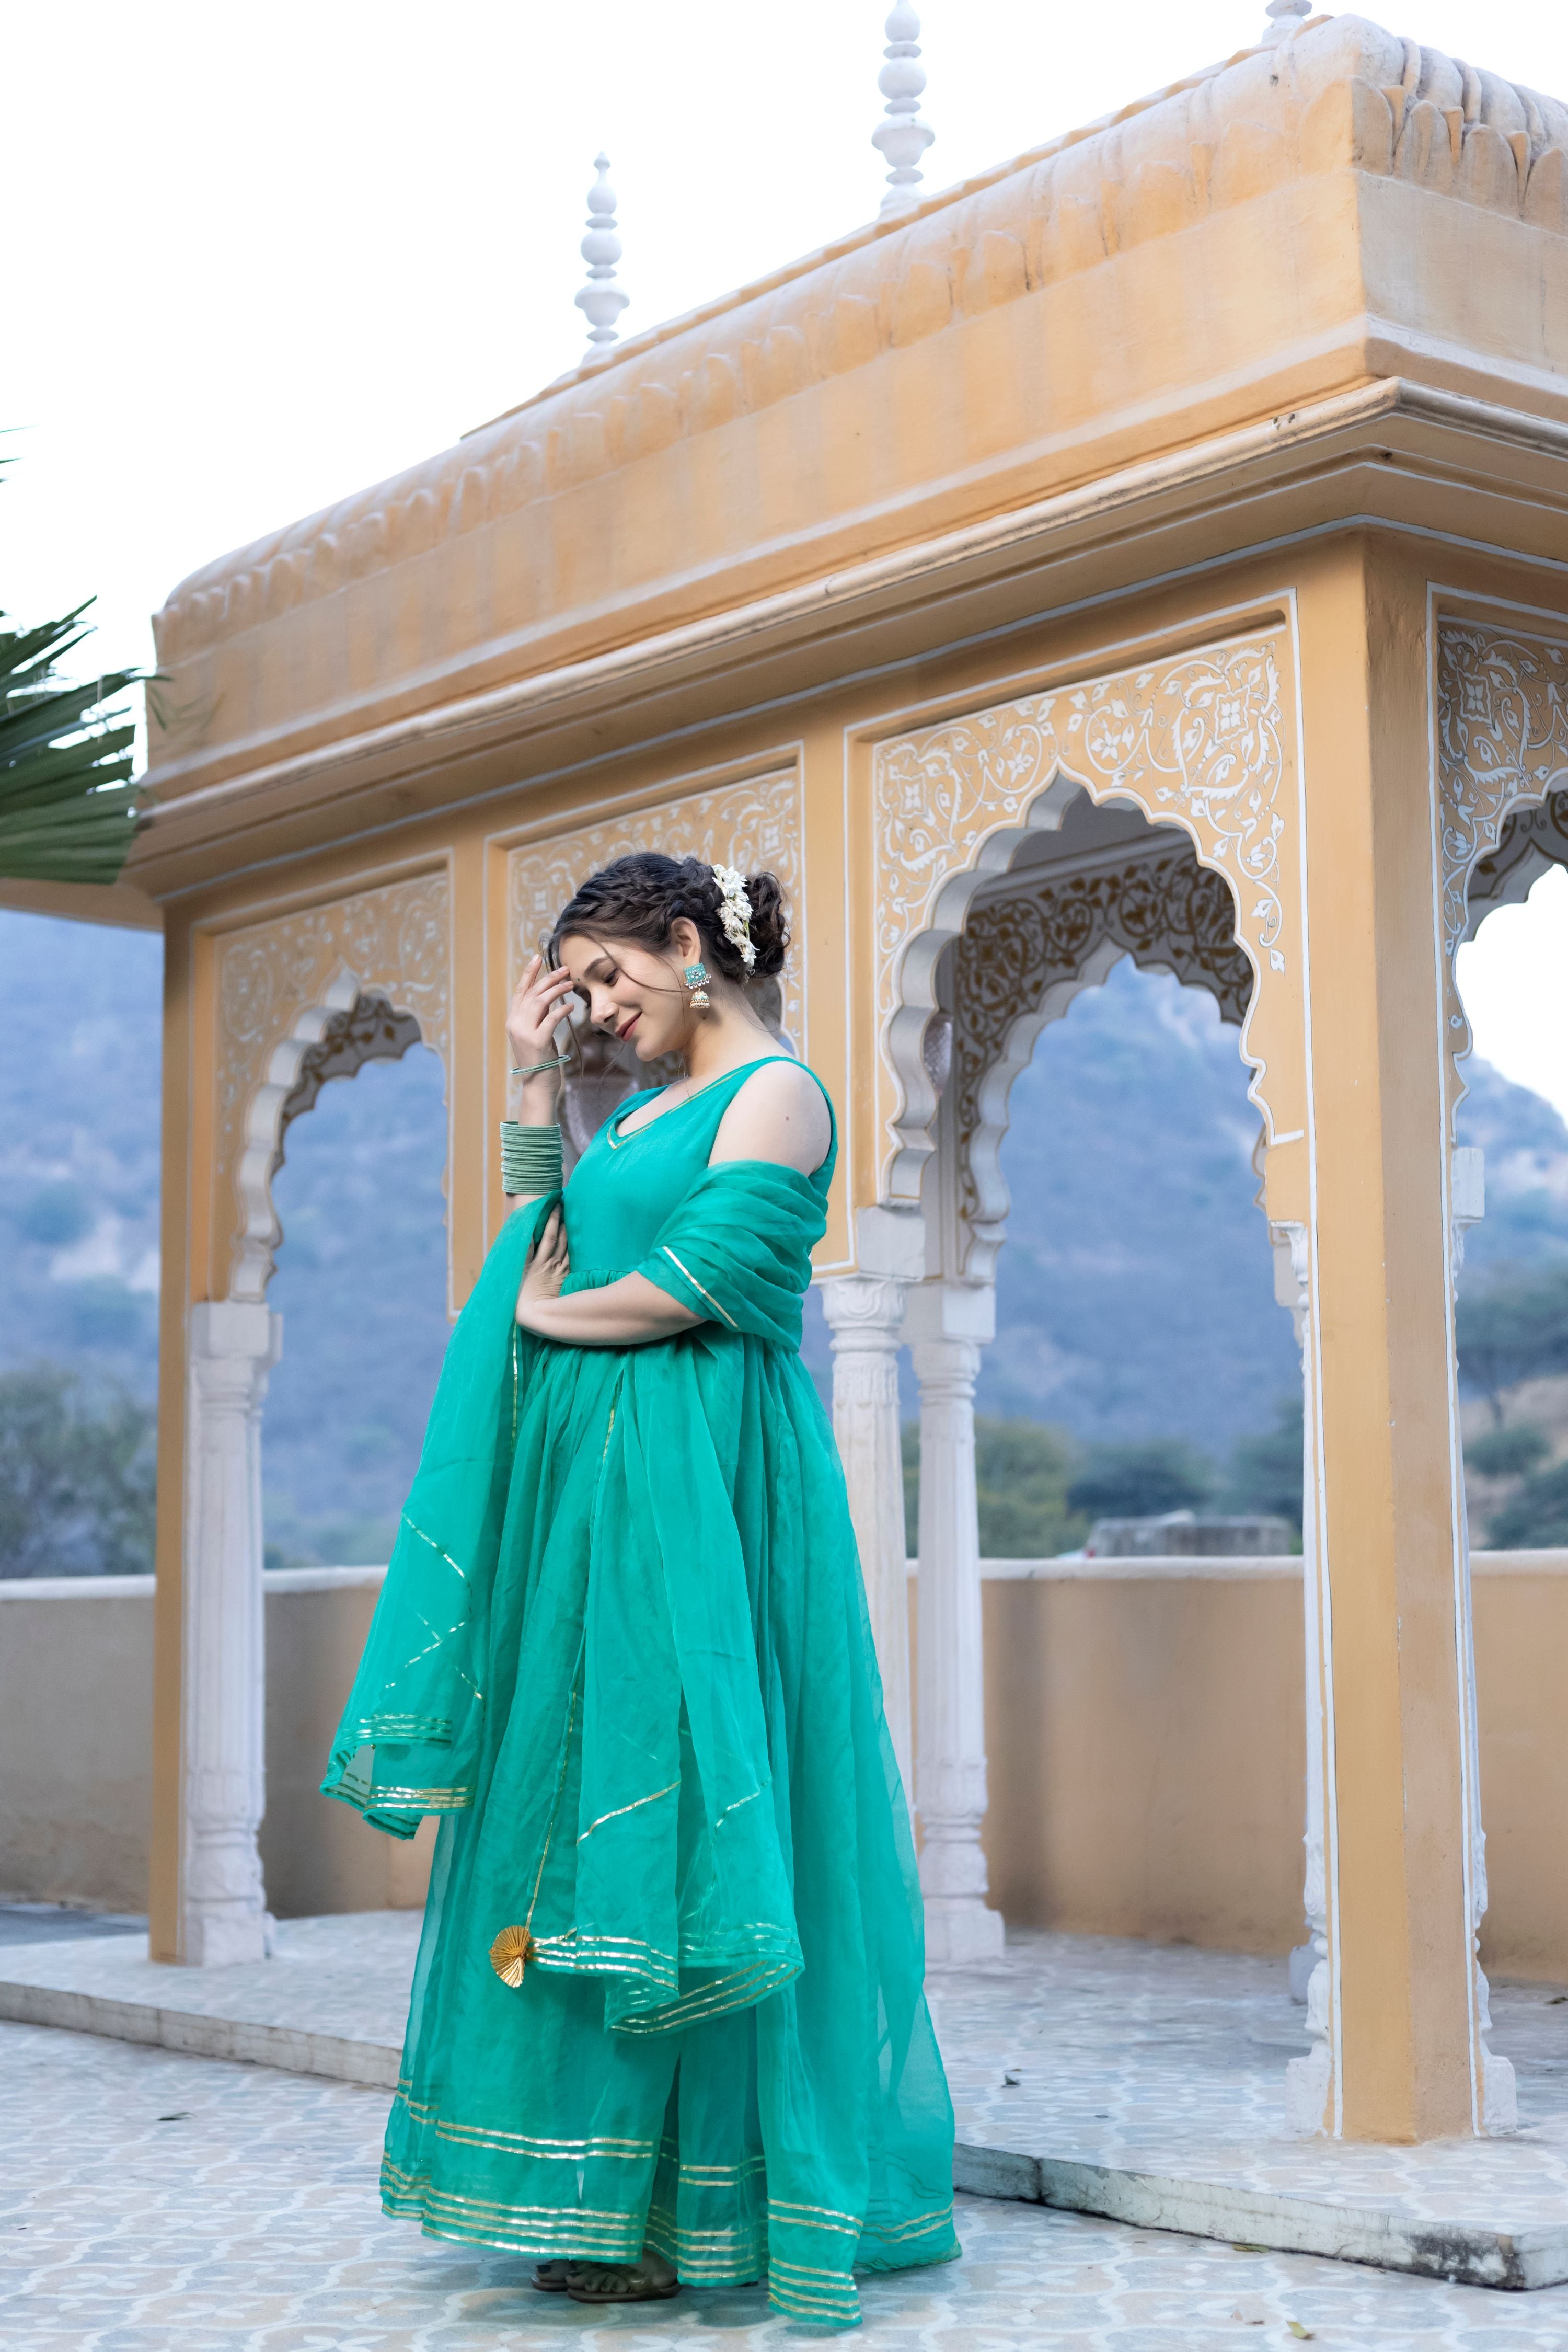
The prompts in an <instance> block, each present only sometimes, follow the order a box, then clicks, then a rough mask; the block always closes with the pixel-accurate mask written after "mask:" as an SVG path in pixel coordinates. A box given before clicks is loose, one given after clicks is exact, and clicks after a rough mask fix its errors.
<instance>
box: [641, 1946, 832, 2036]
mask: <svg viewBox="0 0 1568 2352" xmlns="http://www.w3.org/2000/svg"><path fill="white" fill-rule="evenodd" d="M799 1975H800V1967H799V1965H798V1963H796V1962H795V1961H792V1960H775V1961H772V1962H767V1961H759V1962H758V1964H757V1965H756V1966H755V1967H754V1968H751V1969H746V1970H744V1971H742V1972H740V1973H737V1974H736V1975H734V1976H728V1977H721V1978H720V1979H719V1980H718V1982H717V1983H716V1984H713V1985H704V1986H702V1987H701V1988H700V1989H699V1990H697V1991H695V1992H688V1993H685V1994H683V1995H682V1996H681V1998H680V1999H679V2000H672V2001H667V2002H665V2003H664V2005H663V2006H662V2007H661V2008H660V2009H659V2010H658V2011H657V2012H656V2013H655V2014H654V2015H653V2016H652V2017H640V2016H638V2017H623V2018H622V2020H621V2021H620V2022H619V2023H618V2024H617V2026H616V2027H615V2032H617V2033H668V2032H672V2031H673V2030H674V2028H675V2027H676V2026H687V2025H695V2024H697V2023H699V2022H700V2021H702V2020H703V2019H704V2018H707V2017H720V2016H722V2015H723V2014H724V2012H725V2011H726V2010H730V2009H749V2008H751V2007H753V2006H754V2004H755V2003H756V2002H758V2001H759V2000H763V1999H765V1998H766V1996H767V1995H768V1993H769V1992H771V1991H773V1990H774V1989H775V1988H776V1987H777V1986H779V1985H783V1984H788V1983H789V1981H790V1979H792V1978H794V1977H797V1976H799Z"/></svg>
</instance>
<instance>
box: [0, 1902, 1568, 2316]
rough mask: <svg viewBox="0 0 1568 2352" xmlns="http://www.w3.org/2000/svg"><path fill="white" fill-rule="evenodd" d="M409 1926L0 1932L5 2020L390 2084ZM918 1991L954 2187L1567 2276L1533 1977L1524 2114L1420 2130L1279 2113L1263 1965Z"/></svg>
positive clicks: (1034, 1969)
mask: <svg viewBox="0 0 1568 2352" xmlns="http://www.w3.org/2000/svg"><path fill="white" fill-rule="evenodd" d="M419 1927H420V1920H419V1915H418V1914H417V1913H413V1912H396V1911H393V1912H371V1913H364V1914H360V1915H349V1916H340V1917H337V1918H329V1919H297V1920H287V1921H285V1922H283V1923H282V1925H281V1926H280V1927H279V1930H278V1938H277V1955H276V1957H275V1958H273V1959H271V1960H267V1961H263V1962H260V1963H258V1964H256V1965H255V1966H248V1967H240V1968H231V1969H178V1968H169V1967H164V1966H162V1965H160V1964H158V1963H156V1962H153V1961H150V1960H149V1959H148V1958H147V1957H146V1945H145V1942H144V1941H143V1940H138V1939H134V1938H131V1937H123V1936H120V1937H104V1938H101V1939H89V1938H83V1939H73V1940H72V1941H70V1942H68V1943H59V1944H31V1945H26V1946H17V1947H11V1948H0V2018H7V2019H13V2020H16V2021H22V2022H26V2023H29V2024H35V2025H49V2026H59V2027H66V2028H69V2029H72V2030H75V2031H77V2032H89V2033H99V2034H104V2035H107V2036H110V2037H111V2038H113V2039H115V2040H119V2041H127V2042H151V2043H156V2044H157V2045H159V2046H160V2047H162V2048H163V2049H166V2050H177V2051H181V2052H183V2053H187V2054H189V2055H192V2056H196V2057H207V2058H229V2059H242V2060H248V2061H250V2062H251V2063H254V2064H257V2065H263V2066H273V2067H277V2068H280V2069H282V2070H283V2071H285V2072H287V2073H292V2074H324V2075H328V2076H330V2077H332V2078H333V2079H334V2080H337V2081H340V2082H347V2083H359V2084H365V2085H367V2086H369V2087H371V2088H374V2089H379V2090H391V2089H392V2087H393V2086H394V2084H395V2083H396V2080H397V2071H398V2058H399V2053H400V2050H401V2045H402V2029H403V2021H404V2014H405V2011H406V2008H407V2002H408V1987H409V1984H410V1981H411V1979H412V1976H413V1962H414V1955H415V1950H416V1948H417V1943H418V1937H419ZM930 1990H931V2000H932V2011H933V2014H934V2016H935V2018H936V2027H937V2033H938V2036H939V2038H940V2041H941V2043H942V2049H943V2054H944V2056H945V2058H946V2063H947V2069H948V2074H949V2078H950V2081H951V2083H952V2086H953V2095H954V2104H955V2106H956V2112H957V2118H958V2146H957V2148H956V2154H955V2160H954V2181H955V2185H956V2187H958V2188H960V2189H967V2190H969V2191H970V2192H971V2193H973V2194H976V2195H978V2196H983V2197H993V2198H1001V2199H1008V2200H1019V2201H1023V2202H1028V2203H1037V2204H1043V2205H1051V2206H1056V2207H1059V2208H1061V2209H1063V2210H1067V2211H1071V2212H1080V2213H1096V2214H1103V2215H1105V2216H1107V2217H1109V2218H1110V2219H1112V2220H1113V2221H1126V2222H1131V2223H1134V2224H1136V2225H1137V2226H1139V2227H1142V2228H1145V2229H1160V2230H1172V2231H1182V2232H1184V2233H1186V2234H1188V2235H1191V2236H1195V2237H1206V2238H1219V2239H1224V2240H1228V2241H1229V2242H1232V2243H1235V2244H1241V2245H1246V2246H1255V2247H1260V2248H1267V2249H1269V2250H1270V2251H1279V2252H1291V2253H1312V2254H1323V2255H1328V2256H1331V2257H1333V2258H1335V2259H1337V2260H1340V2261H1343V2262H1354V2263H1372V2264H1374V2265H1375V2266H1376V2267H1378V2268H1381V2269H1385V2270H1398V2271H1406V2272H1412V2273H1416V2275H1418V2276H1427V2277H1432V2278H1442V2279H1448V2280H1452V2281H1455V2282H1457V2283H1458V2284H1466V2285H1472V2286H1488V2287H1504V2288H1531V2287H1543V2286H1551V2285H1555V2284H1559V2283H1561V2282H1563V2281H1564V2280H1568V2003H1563V2002H1559V2001H1557V2000H1555V1999H1554V1998H1553V1994H1554V1989H1553V1988H1552V1987H1550V1986H1539V1985H1532V1986H1512V1987H1510V1986H1500V1987H1495V1988H1494V1990H1493V2002H1492V2007H1493V2014H1494V2017H1495V2018H1496V2020H1497V2026H1496V2031H1495V2032H1494V2034H1493V2037H1492V2038H1493V2046H1494V2048H1497V2049H1498V2050H1500V2052H1501V2053H1503V2054H1504V2055H1506V2056H1509V2057H1511V2059H1512V2060H1513V2062H1514V2064H1515V2067H1516V2069H1517V2070H1518V2074H1519V2080H1520V2111H1521V2125H1522V2127H1521V2130H1520V2132H1519V2133H1518V2134H1517V2135H1516V2136H1514V2137H1511V2138H1509V2139H1506V2140H1474V2139H1464V2140H1451V2141H1440V2142H1437V2143H1433V2144H1430V2145H1427V2146H1425V2147H1415V2148H1412V2147H1403V2148H1402V2147H1364V2146H1354V2145H1351V2144H1348V2143H1345V2142H1340V2141H1333V2140H1326V2139H1301V2138H1297V2137H1291V2135H1290V2134H1289V2133H1288V2132H1287V2131H1286V2129H1285V2126H1284V2100H1283V2075H1284V2067H1285V2063H1286V2061H1287V2059H1288V2058H1289V2057H1290V2056H1291V2053H1296V2052H1300V2051H1301V2050H1303V2049H1304V2048H1305V2047H1306V2042H1305V2037H1304V2035H1303V2033H1302V2032H1301V2011H1300V2010H1299V2009H1298V2008H1296V2007H1295V2006H1294V2005H1293V2004H1292V2003H1291V2000H1290V1998H1289V1993H1288V1990H1287V1986H1286V1978H1285V1964H1284V1963H1283V1962H1282V1961H1281V1962H1272V1961H1266V1960H1257V1959H1249V1958H1238V1957H1236V1956H1234V1955H1231V1954H1226V1953H1216V1952H1198V1951H1194V1950H1192V1949H1191V1948H1185V1947H1184V1948H1177V1949H1171V1948H1162V1947H1158V1946H1153V1945H1147V1944H1127V1943H1121V1942H1117V1941H1113V1940H1112V1939H1110V1938H1108V1937H1068V1936H1051V1935H1030V1934H1025V1935H1021V1936H1014V1937H1011V1938H1009V1944H1008V1948H1007V1954H1006V1957H1005V1958H1004V1959H1002V1960H1000V1961H998V1962H997V1963H996V1964H994V1965H993V1966H990V1967H988V1968H985V1969H970V1970H964V1971H957V1970H955V1971H953V1972H951V1973H948V1974H944V1975H942V1976H940V1977H935V1978H933V1979H932V1982H931V1987H930Z"/></svg>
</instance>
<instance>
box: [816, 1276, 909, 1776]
mask: <svg viewBox="0 0 1568 2352" xmlns="http://www.w3.org/2000/svg"><path fill="white" fill-rule="evenodd" d="M904 1289H905V1285H904V1283H903V1282H902V1281H901V1280H899V1279H898V1277H897V1276H894V1275H866V1274H854V1275H846V1276H841V1277H840V1279H838V1280H837V1281H832V1282H824V1283H823V1284H822V1285H821V1292H822V1311H823V1313H824V1314H825V1315H826V1317H827V1318H828V1323H829V1326H830V1328H831V1331H832V1335H833V1342H832V1345H833V1435H834V1436H835V1437H836V1438H837V1440H838V1446H839V1454H840V1456H841V1459H842V1462H843V1465H844V1483H845V1485H846V1486H848V1488H849V1497H850V1517H851V1518H852V1520H853V1522H854V1530H855V1541H856V1543H857V1544H858V1545H859V1547H860V1556H861V1570H862V1575H863V1576H864V1578H865V1593H866V1605H867V1607H868V1608H869V1610H870V1612H871V1629H872V1636H873V1640H874V1641H875V1643H876V1654H877V1663H878V1664H879V1666H880V1667H881V1669H882V1696H883V1706H884V1707H885V1708H886V1711H887V1726H888V1729H889V1731H890V1732H891V1733H892V1735H893V1745H894V1752H895V1754H896V1755H897V1758H898V1769H899V1771H900V1773H901V1774H902V1776H903V1779H904V1789H905V1791H906V1793H907V1794H908V1795H909V1798H910V1801H911V1803H912V1804H913V1802H914V1783H913V1781H912V1780H911V1777H910V1769H909V1768H910V1713H909V1576H908V1570H907V1566H906V1555H907V1552H908V1549H909V1547H908V1543H907V1540H906V1538H905V1535H904V1461H903V1454H902V1449H901V1445H900V1436H899V1416H898V1349H899V1344H900V1337H901V1334H902V1331H903V1328H904Z"/></svg>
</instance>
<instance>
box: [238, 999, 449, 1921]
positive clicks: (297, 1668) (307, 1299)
mask: <svg viewBox="0 0 1568 2352" xmlns="http://www.w3.org/2000/svg"><path fill="white" fill-rule="evenodd" d="M319 1028H320V1034H319V1036H318V1037H317V1038H316V1040H315V1042H314V1043H313V1044H311V1045H308V1046H307V1047H306V1049H305V1050H304V1052H303V1054H302V1055H300V1057H299V1060H298V1070H297V1072H296V1074H295V1076H294V1078H293V1082H292V1084H291V1086H290V1087H289V1088H288V1091H287V1094H285V1095H284V1096H283V1097H282V1099H281V1101H280V1103H279V1105H278V1107H277V1129H276V1143H275V1146H274V1154H275V1156H274V1159H273V1165H272V1171H271V1177H270V1181H269V1183H268V1185H267V1218H268V1222H269V1224H270V1230H271V1232H272V1234H273V1236H274V1238H273V1240H272V1243H271V1249H272V1252H273V1255H274V1258H275V1265H274V1270H273V1272H272V1274H271V1276H270V1279H269V1281H268V1285H267V1306H268V1308H269V1309H270V1310H271V1313H272V1315H273V1317H274V1318H277V1323H280V1324H281V1328H282V1347H281V1350H280V1352H279V1354H278V1358H277V1361H276V1363H275V1364H274V1366H273V1369H272V1370H271V1372H270V1375H269V1377H268V1382H267V1398H266V1403H265V1407H264V1410H263V1418H262V1429H261V1445H260V1452H261V1469H262V1477H261V1489H262V1522H263V1544H264V1553H263V1558H264V1562H265V1570H264V1578H263V1583H264V1593H265V1599H264V1606H265V1612H266V1619H267V1625H266V1732H265V1741H266V1753H267V1775H266V1790H267V1809H266V1813H265V1815H264V1817H263V1821H262V1823H261V1828H260V1832H259V1841H258V1843H259V1848H260V1857H261V1866H262V1872H263V1876H264V1880H265V1885H266V1888H267V1905H268V1907H269V1909H271V1910H272V1911H273V1912H274V1913H276V1914H277V1915H278V1916H282V1917H294V1916H310V1915H313V1914H316V1913H319V1912H324V1911H342V1910H364V1909H372V1908H380V1907H382V1906H387V1905H389V1904H390V1905H392V1906H398V1905H412V1904H417V1903H418V1902H419V1901H420V1900H421V1899H422V1896H423V1882H424V1874H425V1871H426V1869H427V1867H428V1853H427V1849H428V1845H429V1839H428V1837H427V1838H425V1839H423V1840H422V1841H419V1842H418V1844H417V1849H416V1850H408V1849H403V1848H401V1847H398V1848H393V1847H392V1846H391V1845H390V1844H389V1842H388V1841H385V1840H383V1839H381V1838H379V1837H377V1836H376V1835H375V1834H374V1833H373V1832H367V1831H366V1830H365V1829H364V1827H363V1824H362V1823H361V1822H359V1821H357V1820H356V1819H354V1817H353V1816H352V1815H351V1814H350V1813H349V1812H348V1811H346V1810H345V1809H344V1808H343V1807H341V1806H337V1805H333V1804H330V1803H329V1801H327V1800H326V1799H325V1798H324V1797H322V1796H321V1795H320V1794H319V1789H318V1785H317V1784H318V1781H319V1778H320V1769H321V1759H322V1757H323V1755H324V1753H325V1751H326V1748H327V1745H328V1743H329V1740H330V1737H331V1728H332V1724H333V1722H334V1721H335V1719H336V1716H337V1713H338V1711H339V1710H340V1707H341V1706H342V1703H343V1699H344V1697H345V1696H346V1695H347V1691H348V1687H349V1684H350V1681H351V1679H352V1673H353V1664H354V1660H355V1657H356V1656H357V1654H358V1651H359V1649H360V1647H361V1644H362V1643H363V1640H364V1636H365V1633H366V1630H367V1627H368V1624H369V1621H370V1616H371V1610H372V1609H373V1607H374V1603H375V1600H376V1595H377V1591H378V1590H379V1585H380V1574H381V1570H382V1569H383V1568H384V1566H385V1563H386V1561H387V1559H388V1558H389V1557H390V1555H391V1551H392V1542H393V1539H394V1538H395V1535H396V1531H397V1523H398V1516H399V1513H400V1511H401V1509H402V1503H403V1498H404V1496H405V1495H406V1493H407V1491H408V1487H409V1484H410V1481H411V1480H412V1478H413V1471H414V1468H415V1465H416V1464H417V1461H418V1456H419V1449H420V1444H421V1441H422V1438H423V1429H424V1422H425V1417H426V1414H427V1412H428V1410H429V1405H430V1400H431V1396H432V1393H433V1391H434V1386H435V1381H436V1378H437V1375H438V1374H439V1371H440V1369H441V1361H442V1356H443V1353H444V1349H445V1345H446V1339H447V1335H448V1332H449V1329H450V1323H449V1320H448V1315H447V1238H446V1216H445V1200H444V1171H445V1164H446V1150H447V1134H446V1108H445V1104H444V1092H445V1085H444V1071H443V1067H442V1063H441V1061H440V1059H439V1057H438V1056H437V1055H436V1054H434V1052H433V1051H432V1050H431V1049H430V1048H429V1047H428V1046H426V1045H424V1044H423V1041H422V1038H421V1034H420V1024H419V1022H418V1021H417V1019H415V1017H414V1016H413V1014H411V1013H405V1012H400V1011H398V1010H397V1009H396V1008H395V1007H394V1006H393V1004H392V1003H391V1001H390V1000H389V999H388V998H387V997H386V996H385V995H382V994H381V993H372V992H361V993H359V994H356V996H355V997H354V999H353V1002H352V1003H350V1004H348V1005H346V1006H344V1007H342V1008H341V1009H340V1010H339V1011H336V1012H334V1013H330V1014H329V1015H328V1016H327V1017H326V1018H325V1020H324V1021H321V1022H320V1023H319ZM343 1079H352V1080H353V1082H354V1083H353V1084H351V1085H342V1084H340V1083H334V1082H335V1081H340V1080H343ZM274 1328H277V1326H276V1325H275V1327H274Z"/></svg>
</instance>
